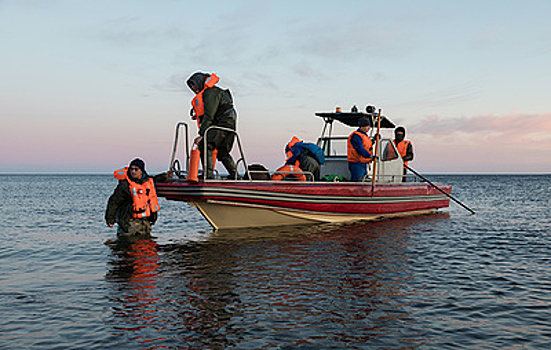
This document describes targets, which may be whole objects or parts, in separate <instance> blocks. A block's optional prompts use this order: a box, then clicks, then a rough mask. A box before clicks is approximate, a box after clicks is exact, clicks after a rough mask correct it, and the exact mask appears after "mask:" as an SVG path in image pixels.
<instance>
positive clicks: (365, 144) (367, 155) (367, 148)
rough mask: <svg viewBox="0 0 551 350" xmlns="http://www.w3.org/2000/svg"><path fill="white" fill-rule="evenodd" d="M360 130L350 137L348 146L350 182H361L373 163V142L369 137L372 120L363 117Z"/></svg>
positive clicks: (359, 124) (360, 120)
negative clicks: (369, 165)
mask: <svg viewBox="0 0 551 350" xmlns="http://www.w3.org/2000/svg"><path fill="white" fill-rule="evenodd" d="M358 126H359V127H358V129H357V130H355V131H354V132H353V133H352V134H350V136H348V142H347V145H346V150H347V159H348V170H350V180H351V181H360V180H361V179H362V178H363V177H364V176H366V175H367V165H368V164H369V163H371V162H372V161H373V158H374V157H373V155H372V152H373V142H372V141H371V139H370V138H369V136H368V135H367V133H368V132H369V129H370V128H371V119H369V118H367V117H361V118H360V119H359V120H358Z"/></svg>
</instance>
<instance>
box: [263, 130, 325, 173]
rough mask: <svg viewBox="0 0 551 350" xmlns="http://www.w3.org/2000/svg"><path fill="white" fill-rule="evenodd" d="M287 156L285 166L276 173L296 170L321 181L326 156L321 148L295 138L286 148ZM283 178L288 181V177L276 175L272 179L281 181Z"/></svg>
mask: <svg viewBox="0 0 551 350" xmlns="http://www.w3.org/2000/svg"><path fill="white" fill-rule="evenodd" d="M285 155H287V160H286V161H285V165H283V166H282V167H281V168H279V169H278V170H277V171H276V172H278V171H279V172H283V173H284V172H285V171H292V169H295V171H298V172H306V173H311V174H312V175H311V176H313V177H314V178H313V179H312V180H315V181H317V180H319V179H320V166H321V164H325V155H324V154H323V150H322V149H321V147H319V146H318V145H316V144H313V143H311V142H304V141H301V140H300V139H299V138H298V137H296V136H293V138H292V139H291V141H289V143H288V144H287V145H286V146H285ZM293 167H294V168H293ZM301 175H302V173H301ZM297 176H300V175H297ZM302 176H304V175H302ZM282 178H285V179H287V176H282V175H281V174H275V175H274V177H273V178H272V179H273V180H281V179H282Z"/></svg>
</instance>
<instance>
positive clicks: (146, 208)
mask: <svg viewBox="0 0 551 350" xmlns="http://www.w3.org/2000/svg"><path fill="white" fill-rule="evenodd" d="M113 175H114V176H115V178H116V179H117V180H119V184H118V186H117V187H116V188H115V190H114V191H113V194H112V195H111V196H110V197H109V200H108V201H107V209H106V210H105V222H106V223H107V226H109V227H113V226H114V224H115V223H117V224H118V226H119V227H118V230H117V236H118V238H119V239H132V238H150V237H151V235H150V234H151V225H153V224H154V223H155V221H157V212H158V211H159V210H160V206H159V202H158V200H157V192H156V191H155V185H154V183H153V178H151V177H150V176H149V175H148V174H147V172H146V171H145V163H144V161H143V160H141V159H139V158H136V159H134V160H132V162H130V164H129V165H128V167H126V168H122V169H119V170H115V172H114V174H113Z"/></svg>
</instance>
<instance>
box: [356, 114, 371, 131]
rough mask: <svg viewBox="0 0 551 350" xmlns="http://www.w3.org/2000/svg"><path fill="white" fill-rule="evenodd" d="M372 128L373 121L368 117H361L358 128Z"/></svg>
mask: <svg viewBox="0 0 551 350" xmlns="http://www.w3.org/2000/svg"><path fill="white" fill-rule="evenodd" d="M368 125H369V126H371V119H369V118H368V117H361V118H360V119H358V126H359V127H360V128H361V127H362V126H368Z"/></svg>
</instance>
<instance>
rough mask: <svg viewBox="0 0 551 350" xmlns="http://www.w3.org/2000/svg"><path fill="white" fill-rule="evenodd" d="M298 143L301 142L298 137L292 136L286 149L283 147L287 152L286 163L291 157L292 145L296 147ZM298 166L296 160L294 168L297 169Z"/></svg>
mask: <svg viewBox="0 0 551 350" xmlns="http://www.w3.org/2000/svg"><path fill="white" fill-rule="evenodd" d="M299 142H302V140H300V139H299V138H298V137H296V136H293V138H292V139H291V141H289V143H288V144H287V147H285V149H286V150H287V152H285V155H286V156H287V160H286V161H288V160H289V159H290V158H291V157H292V156H293V151H291V148H293V146H294V145H296V144H297V143H299ZM298 164H299V161H298V159H297V161H296V162H295V166H297V167H298Z"/></svg>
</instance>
